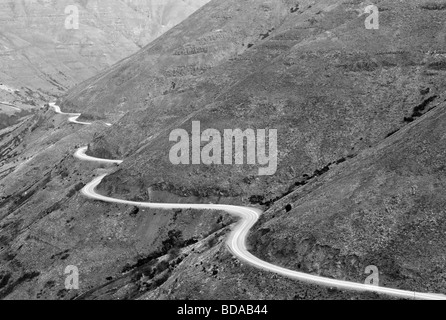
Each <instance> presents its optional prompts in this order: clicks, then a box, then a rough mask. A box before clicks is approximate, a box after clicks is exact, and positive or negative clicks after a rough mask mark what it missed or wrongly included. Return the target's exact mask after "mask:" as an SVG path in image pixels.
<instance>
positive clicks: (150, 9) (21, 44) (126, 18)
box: [0, 0, 208, 128]
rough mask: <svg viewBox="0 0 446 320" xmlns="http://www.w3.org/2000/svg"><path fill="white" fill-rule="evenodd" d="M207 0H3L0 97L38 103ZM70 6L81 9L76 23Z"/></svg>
mask: <svg viewBox="0 0 446 320" xmlns="http://www.w3.org/2000/svg"><path fill="white" fill-rule="evenodd" d="M207 1H208V0H195V1H180V0H169V1H160V0H144V1H137V0H127V1H116V0H112V1H110V0H107V1H105V0H90V1H88V0H87V1H76V2H72V1H68V0H63V1H51V0H45V1H35V0H24V1H13V0H1V1H0V103H1V102H8V103H11V104H13V105H15V106H17V107H19V108H20V109H23V110H29V109H35V108H36V107H38V106H40V105H41V104H42V103H43V102H46V101H48V100H49V99H54V98H55V97H57V96H59V95H61V94H62V93H64V92H65V91H66V90H67V89H68V88H71V87H72V86H74V85H75V84H78V83H80V82H82V81H84V80H86V79H88V78H90V77H92V76H94V75H96V74H97V73H98V72H99V71H101V70H102V69H104V68H106V67H109V66H111V65H113V64H114V63H116V62H117V61H119V60H122V59H124V58H126V57H128V56H129V55H131V54H133V53H135V52H137V51H138V50H139V49H140V48H141V47H143V46H145V45H147V44H148V43H150V42H151V41H153V40H154V39H156V38H157V37H158V36H160V35H161V34H163V33H164V32H166V31H168V30H169V29H170V28H172V27H173V26H175V25H176V24H178V23H179V22H181V21H182V20H184V19H185V18H186V17H188V16H189V15H190V14H192V13H193V12H194V11H195V10H196V9H198V8H199V7H201V6H202V5H204V4H205V3H206V2H207ZM70 6H74V7H75V8H77V10H78V14H79V26H78V28H77V29H72V28H71V24H70V23H71V21H72V20H71V19H70V17H71V15H72V14H73V12H74V11H72V9H71V8H72V7H70ZM67 25H68V27H67ZM1 111H3V109H2V110H0V112H1ZM1 114H2V115H4V116H2V117H5V116H6V115H8V114H7V112H6V113H5V112H1ZM12 120H14V119H9V122H10V123H16V122H14V121H12ZM3 127H4V126H1V127H0V128H3Z"/></svg>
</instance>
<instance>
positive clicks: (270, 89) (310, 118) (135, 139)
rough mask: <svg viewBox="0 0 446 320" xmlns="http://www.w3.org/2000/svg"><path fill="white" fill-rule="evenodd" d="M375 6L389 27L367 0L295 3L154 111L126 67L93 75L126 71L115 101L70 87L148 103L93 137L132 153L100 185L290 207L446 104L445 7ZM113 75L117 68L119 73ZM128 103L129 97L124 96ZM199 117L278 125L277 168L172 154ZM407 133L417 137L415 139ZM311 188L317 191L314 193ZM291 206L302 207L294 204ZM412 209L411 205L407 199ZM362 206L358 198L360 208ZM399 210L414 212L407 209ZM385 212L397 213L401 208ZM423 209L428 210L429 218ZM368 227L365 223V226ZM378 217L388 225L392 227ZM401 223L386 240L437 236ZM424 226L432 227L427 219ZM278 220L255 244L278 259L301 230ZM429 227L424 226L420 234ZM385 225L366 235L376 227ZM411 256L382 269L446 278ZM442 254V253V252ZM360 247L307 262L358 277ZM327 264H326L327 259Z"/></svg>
mask: <svg viewBox="0 0 446 320" xmlns="http://www.w3.org/2000/svg"><path fill="white" fill-rule="evenodd" d="M376 5H377V6H378V7H379V8H381V10H380V12H381V13H380V28H379V30H367V29H366V28H365V27H364V20H365V16H364V15H362V16H361V15H358V13H361V12H363V11H364V8H365V5H364V4H363V3H359V2H354V3H353V2H348V3H347V2H343V1H339V2H336V1H335V2H333V1H330V2H325V1H317V2H316V3H313V2H312V3H311V4H309V3H308V4H307V3H305V2H304V1H302V2H301V3H300V5H299V9H298V10H297V11H294V10H291V11H294V12H293V13H291V11H289V12H288V13H287V14H285V15H284V16H283V17H282V18H281V19H280V20H279V22H278V23H276V24H274V25H272V26H270V27H269V30H271V29H274V30H271V31H270V32H269V33H267V36H265V37H264V38H265V39H262V41H260V42H257V44H256V45H254V46H253V47H250V48H247V49H246V50H244V52H242V53H240V54H239V55H237V56H236V57H234V58H230V59H229V60H226V61H222V62H221V63H220V64H219V65H217V66H215V67H213V68H211V69H210V70H208V71H206V72H205V73H203V75H201V76H199V77H198V79H197V77H195V79H196V80H195V81H194V82H192V84H191V82H190V81H189V82H187V83H185V84H183V83H181V82H180V85H178V84H177V83H176V82H175V84H176V86H172V88H170V91H167V92H164V96H163V97H161V96H157V95H156V94H155V97H154V99H153V98H152V99H151V97H150V96H149V98H148V99H147V101H148V102H147V104H148V105H149V106H148V107H146V108H145V109H144V108H143V106H144V104H143V102H142V101H143V97H145V93H146V91H141V90H139V87H137V86H136V87H135V86H134V85H133V84H134V83H133V82H132V81H133V80H130V82H129V83H127V82H126V78H132V77H131V76H130V75H131V74H133V73H131V72H130V74H128V75H126V76H125V77H124V76H122V72H121V73H120V72H118V71H117V70H118V69H115V70H111V71H109V73H108V74H106V75H105V76H104V77H103V78H100V79H99V78H98V79H96V80H95V86H96V87H101V88H103V87H104V86H105V84H107V85H111V86H115V83H119V81H122V82H121V84H123V85H122V86H121V88H122V90H120V91H119V92H118V93H117V94H116V95H115V96H113V97H107V103H106V104H103V103H102V101H103V100H102V99H103V97H105V96H106V95H105V93H106V92H105V91H104V92H103V93H102V94H101V95H99V94H98V90H95V89H94V87H93V88H91V91H90V92H89V91H79V92H82V93H81V94H80V95H79V96H77V97H76V96H75V94H72V95H69V96H68V99H69V100H70V101H82V103H83V102H85V106H86V110H87V112H88V111H89V110H91V109H92V107H90V106H93V105H94V106H95V107H96V110H101V112H103V111H102V109H101V106H102V105H107V107H108V108H110V110H111V111H114V110H128V108H129V107H128V105H132V106H135V107H136V108H140V110H137V111H136V112H132V113H129V114H127V115H126V116H125V117H124V118H123V119H122V120H121V122H120V123H119V124H118V125H117V126H115V127H113V128H111V129H109V130H108V132H107V133H105V134H104V135H103V136H102V137H98V138H96V139H95V141H94V143H93V144H92V145H91V148H90V152H91V154H94V155H99V156H109V157H122V156H125V155H128V156H129V157H128V158H127V160H126V161H125V162H124V164H123V165H122V166H121V168H120V169H119V170H118V171H116V172H115V173H114V174H112V175H111V176H109V177H107V178H106V179H105V182H104V184H103V185H102V188H103V190H104V192H106V193H108V194H113V195H114V196H119V197H127V198H129V197H134V196H138V197H141V198H144V199H147V200H148V198H149V197H148V195H149V194H150V192H147V190H148V189H149V190H151V192H153V190H162V191H163V192H166V191H167V192H170V193H173V194H176V195H178V196H186V197H188V196H189V197H192V196H193V197H199V198H201V199H202V200H201V201H206V200H205V199H209V200H210V199H214V198H218V197H231V198H236V199H238V201H239V202H240V203H247V202H248V200H249V201H250V202H251V203H253V204H255V203H260V204H264V205H268V206H271V205H273V208H274V209H272V210H273V212H274V210H285V209H284V208H285V206H286V205H285V206H283V207H282V206H279V208H276V207H274V203H275V202H277V201H278V200H279V199H281V198H282V197H284V196H286V195H288V194H290V193H292V192H293V191H294V190H296V189H299V188H300V187H301V186H303V185H306V184H308V183H311V181H313V180H315V181H319V177H320V176H321V175H323V174H324V173H326V172H327V171H330V169H333V168H335V167H337V166H342V167H345V166H346V165H347V164H349V163H350V161H353V160H349V159H352V158H355V157H356V156H357V155H358V154H359V153H361V152H363V151H364V150H366V149H368V148H373V147H374V146H377V145H378V144H379V143H380V142H381V141H383V140H385V139H386V138H387V137H388V136H389V135H391V134H392V133H394V132H395V131H397V130H399V129H400V128H404V127H405V126H407V125H409V124H410V123H412V122H413V121H414V120H416V119H417V118H419V117H421V116H422V115H423V114H424V113H425V112H427V111H428V110H431V109H433V108H436V107H437V108H441V106H440V102H442V101H443V100H444V99H445V97H444V92H445V89H446V88H445V85H446V83H445V81H444V68H443V67H442V66H443V65H444V55H443V51H442V50H443V49H442V48H443V47H444V41H443V40H444V34H445V33H444V32H445V27H444V16H443V12H442V11H441V10H438V9H439V8H440V9H441V8H442V7H441V6H440V5H438V6H436V5H431V4H428V3H427V2H425V1H408V2H404V3H394V2H393V1H379V2H377V3H376ZM208 8H210V7H209V6H208ZM205 9H206V8H203V9H202V11H204V10H205ZM271 11H273V10H271ZM198 14H199V13H197V15H195V17H197V16H198ZM192 19H193V18H192ZM185 29H187V28H186V24H183V25H182V30H185ZM223 30H224V27H223ZM171 32H175V30H172V31H171ZM178 32H179V31H178ZM165 37H166V38H165V39H167V38H168V37H169V35H168V34H166V35H165ZM261 38H262V37H260V39H261ZM162 43H163V38H161V39H159V42H158V43H157V44H154V47H152V48H148V49H147V50H148V52H150V50H155V49H158V48H161V47H162ZM159 50H161V49H159ZM161 52H163V51H162V50H161ZM137 59H138V56H134V57H133V59H132V60H129V61H126V62H125V63H124V64H123V65H120V66H119V67H120V68H126V69H127V70H132V68H134V66H135V65H137V66H138V67H139V66H141V65H140V64H139V63H140V62H136V61H137ZM241 61H242V62H241ZM135 75H137V78H138V79H140V78H141V76H140V75H139V74H138V73H135ZM113 77H116V78H115V79H113V80H111V81H110V79H112V78H113ZM149 79H150V80H149V81H152V78H149ZM145 83H147V84H148V82H145ZM127 85H129V86H128V87H127ZM166 85H167V83H166ZM130 88H132V89H130ZM135 88H136V89H135ZM80 89H81V90H82V88H80ZM149 90H150V89H149ZM190 91H193V92H194V93H196V92H198V93H199V94H198V95H196V96H195V97H193V96H192V95H191V94H189V95H186V94H185V92H186V93H187V92H190ZM130 92H131V94H130ZM73 95H74V98H73ZM191 96H192V97H191ZM81 97H82V98H81ZM117 97H120V98H121V99H122V100H121V102H122V104H116V103H114V101H115V100H114V99H116V98H117ZM76 99H78V100H76ZM126 101H130V103H129V104H127V102H126ZM138 103H139V104H138ZM78 105H81V103H80V102H79V103H78ZM191 121H200V122H201V125H202V130H204V129H206V128H215V129H217V130H219V131H221V132H222V131H223V129H226V128H238V127H240V128H242V129H246V128H275V129H278V132H279V148H278V151H279V167H278V172H277V174H275V175H274V176H271V177H256V173H257V169H258V167H257V166H218V165H214V166H205V165H201V166H197V165H189V166H187V165H181V166H176V165H173V164H171V163H170V161H169V151H170V147H172V145H173V144H172V143H169V134H170V132H171V131H172V130H173V129H175V128H183V129H186V131H188V132H190V131H191ZM405 141H406V142H405V143H409V141H410V139H408V140H405ZM135 151H136V152H135ZM375 168H376V167H375ZM356 170H357V171H358V170H359V169H356ZM299 190H300V189H299ZM335 190H337V189H335ZM429 190H431V189H429ZM439 190H441V188H440V189H438V190H433V192H434V194H437V191H439ZM380 191H381V192H383V194H380V195H377V196H376V197H377V198H380V197H384V194H385V193H386V189H383V190H380ZM315 196H316V195H315ZM308 197H310V199H311V196H308ZM340 199H343V198H342V197H340ZM327 201H328V200H327ZM412 201H415V200H412ZM310 203H311V201H310ZM316 203H317V202H316ZM328 203H330V202H328ZM311 204H312V207H314V204H313V203H311ZM287 205H291V207H289V208H293V204H292V203H289V204H287ZM341 205H343V204H340V206H341ZM431 205H434V204H431ZM330 208H331V207H330V206H328V205H327V212H325V213H321V214H320V218H318V220H317V223H319V224H320V223H321V222H320V221H323V219H324V218H326V219H327V221H325V224H324V225H322V226H321V230H320V234H321V235H323V234H324V232H325V234H331V233H327V232H326V230H327V229H329V228H332V229H333V230H334V232H336V233H337V234H342V232H341V230H339V229H337V228H333V225H332V224H331V222H330V221H331V220H330V218H329V215H331V214H335V212H332V211H331V210H330ZM342 208H343V209H342V210H343V211H341V212H348V213H349V214H350V215H351V214H352V210H353V209H352V208H346V207H342ZM405 209H406V210H410V209H409V207H407V208H405ZM290 210H291V209H287V210H285V211H290ZM321 210H322V209H321ZM355 210H359V208H356V207H355ZM377 210H378V209H377ZM353 212H354V211H353ZM381 214H382V212H381ZM401 214H407V211H403V213H401ZM339 215H341V213H339ZM362 215H365V217H364V219H365V221H368V219H374V218H373V217H374V216H373V213H372V212H364V213H362ZM341 216H342V219H344V220H345V221H347V222H348V221H350V220H349V216H348V215H347V216H346V215H341ZM304 217H305V218H302V219H304V220H305V219H308V221H306V220H305V223H306V224H308V225H309V227H308V228H306V229H305V230H306V232H307V233H304V234H305V236H307V237H309V236H308V233H310V234H311V232H310V231H309V230H312V228H314V227H313V223H316V221H315V222H312V220H311V219H309V218H306V217H307V215H305V216H304ZM289 219H292V218H289ZM313 219H316V218H315V217H314V218H313ZM385 219H388V221H387V222H389V221H391V220H392V219H393V218H392V219H391V218H389V217H386V218H385ZM420 219H423V218H422V217H421V216H420ZM344 220H342V221H344ZM285 221H286V222H285ZM296 221H300V220H296ZM347 222H346V223H347ZM387 222H386V223H387ZM265 223H266V221H265ZM296 223H297V222H296ZM389 223H390V222H389ZM285 224H287V225H288V226H289V230H288V229H286V230H288V231H286V232H283V233H282V232H280V230H284V228H283V225H285ZM279 225H280V226H279ZM360 227H361V228H364V227H365V226H364V224H361V225H360ZM381 227H382V228H385V227H387V225H386V224H384V226H381ZM358 228H359V227H358ZM395 228H396V231H395V233H392V234H391V235H386V237H390V240H389V239H386V240H385V241H391V242H392V241H393V243H394V245H395V246H397V249H395V248H392V249H391V250H398V251H400V252H404V248H403V243H404V240H398V239H407V237H412V236H413V237H414V238H415V239H416V241H420V247H422V246H423V245H427V244H428V242H429V241H432V240H429V239H428V238H422V237H419V235H418V234H407V233H406V232H407V231H408V230H407V228H410V227H409V226H407V225H406V224H405V223H401V225H400V224H397V226H395ZM424 228H432V226H430V225H429V226H428V224H426V225H425V226H424ZM436 228H438V231H441V230H442V228H443V227H442V226H441V225H438V226H436ZM268 230H269V229H268ZM274 230H275V232H274V233H272V234H271V235H269V236H268V237H267V239H266V240H265V242H261V243H259V244H258V247H257V246H255V247H256V248H257V251H258V252H259V253H262V254H263V256H264V257H270V260H271V261H275V259H276V258H277V257H282V254H280V253H278V252H277V251H278V250H284V249H282V240H281V239H282V237H286V234H288V233H290V234H292V233H293V232H294V231H295V230H300V229H298V227H297V226H295V223H291V221H288V220H286V219H285V218H278V219H277V222H275V227H274ZM293 230H294V231H293ZM379 230H380V229H379ZM410 230H411V231H412V232H415V231H414V230H413V229H410ZM426 231H427V230H424V229H423V231H417V232H421V233H424V232H426ZM352 232H353V231H352ZM355 232H356V231H355ZM376 232H378V231H376ZM376 232H373V233H372V234H371V235H370V238H367V240H369V239H371V238H373V237H376V236H377V233H376ZM386 232H387V231H386ZM359 236H360V233H359V232H356V233H354V234H353V235H351V236H350V238H349V240H348V241H350V243H351V246H352V249H351V250H352V252H355V251H354V250H359V247H358V248H356V241H359V242H358V246H360V244H361V241H360V238H359ZM303 237H304V235H302V234H301V233H297V235H296V237H295V238H291V239H288V240H287V241H285V242H284V243H290V244H289V246H290V247H289V248H290V249H288V251H286V254H283V257H284V258H283V259H284V263H286V264H287V265H291V263H292V262H291V261H294V260H290V259H289V258H286V257H288V256H292V255H293V252H294V251H295V250H304V249H302V248H304V247H309V248H311V250H312V249H316V248H317V247H315V246H316V244H315V243H317V241H319V238H320V237H321V236H319V235H318V233H316V231H315V235H313V237H315V239H316V240H314V239H313V238H311V237H310V240H308V241H309V242H308V241H307V242H305V241H304V240H303V239H305V238H303ZM311 239H313V240H311ZM324 239H325V238H324ZM257 240H258V238H254V240H253V242H254V244H256V242H257ZM345 241H347V240H345ZM369 241H370V240H369ZM377 241H378V240H377ZM383 241H384V240H383ZM426 241H427V243H426ZM266 242H268V243H270V245H269V247H267V248H265V249H261V247H262V245H263V244H264V243H266ZM321 242H323V245H321V246H322V248H321V249H320V250H322V251H324V250H325V249H326V250H327V252H326V253H325V254H326V255H327V256H328V258H327V259H328V260H330V257H334V256H335V254H337V253H336V252H337V251H335V253H332V252H331V251H330V250H332V249H330V248H331V247H328V246H329V245H331V246H333V247H334V248H337V250H339V249H340V248H343V246H342V245H340V244H337V243H338V240H337V239H336V238H333V239H332V241H331V240H330V238H328V239H325V240H324V241H321ZM364 243H366V242H364ZM386 243H387V242H386ZM295 245H299V246H298V247H297V249H294V248H296V247H295ZM285 248H288V247H287V246H285ZM347 248H349V247H347ZM372 248H373V250H374V251H372V252H373V254H375V255H377V256H379V255H382V256H386V257H387V255H386V254H387V253H386V252H387V251H386V250H387V249H389V248H388V247H387V246H385V245H384V244H383V246H381V247H379V246H378V247H372ZM440 248H441V246H438V247H437V246H436V245H435V249H436V250H440ZM262 250H266V251H265V252H264V251H262ZM311 250H310V249H309V251H308V252H309V253H308V254H310V253H311V254H313V255H316V254H317V253H315V252H313V251H311ZM333 250H336V249H333ZM389 250H390V249H389ZM329 252H330V253H329ZM392 252H393V251H392ZM407 254H408V256H405V255H404V254H403V253H401V257H400V259H401V261H400V262H399V263H393V264H391V265H387V264H386V265H385V266H384V267H383V268H384V271H385V272H387V273H390V275H388V277H389V278H388V281H389V283H392V284H394V285H395V286H403V287H407V288H413V289H418V288H420V286H421V284H422V283H423V284H424V287H422V288H423V289H425V290H430V289H432V288H436V289H438V290H440V291H442V290H444V288H443V284H442V283H440V284H438V283H437V282H436V278H435V277H437V275H435V273H432V272H430V271H432V270H433V269H435V268H436V267H439V266H433V267H432V268H433V269H429V268H427V269H424V268H423V269H421V264H422V261H423V258H421V257H420V259H416V260H415V262H413V263H412V265H411V266H410V267H409V265H410V264H411V263H409V259H412V256H413V254H412V253H410V254H409V253H408V252H407ZM436 254H438V255H439V256H440V257H443V251H442V250H440V251H439V252H437V253H436ZM320 255H323V253H320ZM362 255H365V253H364V252H361V257H362V258H361V259H364V260H361V262H360V263H357V262H355V263H354V266H355V267H354V268H353V267H352V269H351V270H349V271H348V270H346V268H349V267H348V266H346V265H343V267H344V269H342V267H338V268H341V270H340V271H339V270H337V271H336V272H337V273H336V272H335V271H333V270H332V269H329V271H327V270H324V269H323V267H322V266H319V264H318V262H317V260H316V262H315V261H314V260H315V259H316V258H315V257H313V256H311V255H310V257H309V258H308V259H310V260H311V263H312V264H310V265H308V266H305V268H307V269H306V270H309V271H310V272H328V273H329V274H330V275H338V276H342V277H348V276H352V275H349V272H352V273H354V274H355V276H352V277H353V278H354V279H355V280H356V279H357V278H361V277H362V276H363V273H362V271H363V270H361V268H363V267H364V263H366V262H368V261H369V260H370V259H365V258H364V257H363V256H362ZM305 257H306V256H304V255H303V254H302V258H301V260H302V261H305V259H306V258H305ZM383 259H384V260H386V258H383ZM405 259H407V260H405ZM441 259H443V258H440V260H441ZM378 260H379V259H378ZM278 261H281V260H280V259H279V260H278ZM297 261H299V260H297ZM334 261H336V260H334ZM324 263H328V262H326V261H325V260H324ZM383 263H384V262H383ZM314 264H316V267H315V266H314ZM293 266H298V263H297V262H295V263H294V264H293ZM327 268H328V267H327ZM409 268H412V269H414V270H415V271H414V270H412V271H411V272H412V274H413V273H416V274H417V276H411V277H413V278H414V280H413V281H408V282H407V283H405V284H403V283H402V282H401V281H398V277H396V276H395V274H400V273H406V274H407V273H409V271H408V269H409ZM422 270H423V271H422ZM359 271H360V272H359ZM358 272H359V273H358ZM393 273H395V274H393ZM347 275H348V276H347ZM429 275H431V277H430V278H429ZM440 277H441V276H440Z"/></svg>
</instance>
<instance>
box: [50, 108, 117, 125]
mask: <svg viewBox="0 0 446 320" xmlns="http://www.w3.org/2000/svg"><path fill="white" fill-rule="evenodd" d="M49 105H50V107H52V108H53V109H54V111H55V112H56V113H58V114H61V115H65V116H69V118H68V122H71V123H75V124H80V125H84V126H89V125H91V123H90V122H80V121H77V120H78V119H79V117H80V116H81V115H82V114H81V113H64V112H62V111H61V110H60V107H59V106H58V105H56V103H55V102H50V104H49ZM105 125H106V126H108V127H110V126H111V123H105Z"/></svg>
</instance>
